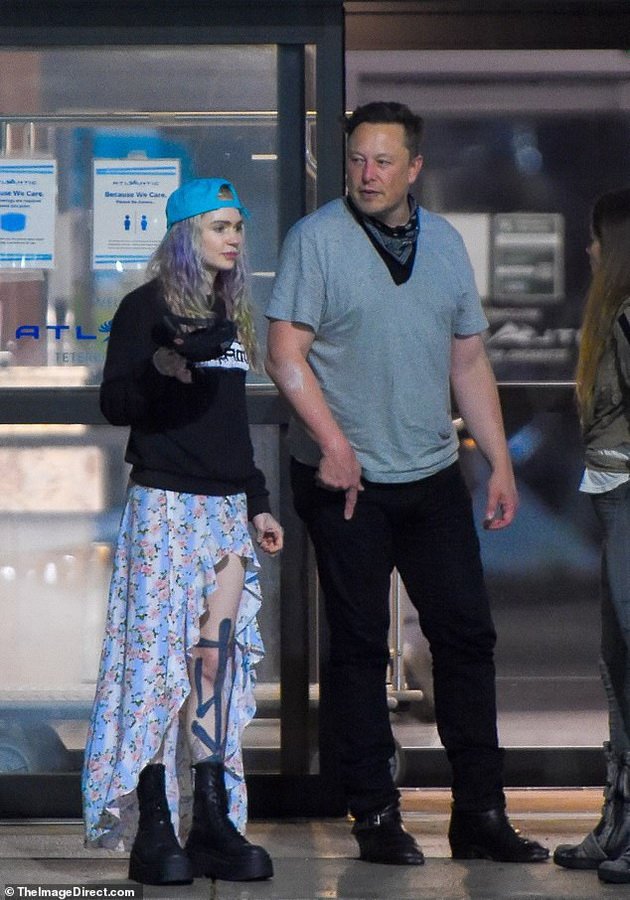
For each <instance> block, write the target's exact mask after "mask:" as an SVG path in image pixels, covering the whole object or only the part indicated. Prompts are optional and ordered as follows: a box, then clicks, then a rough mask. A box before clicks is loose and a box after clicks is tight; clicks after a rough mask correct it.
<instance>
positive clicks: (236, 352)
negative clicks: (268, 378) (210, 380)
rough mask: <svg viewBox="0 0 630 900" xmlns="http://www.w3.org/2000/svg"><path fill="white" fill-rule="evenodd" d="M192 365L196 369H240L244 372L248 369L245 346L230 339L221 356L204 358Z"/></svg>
mask: <svg viewBox="0 0 630 900" xmlns="http://www.w3.org/2000/svg"><path fill="white" fill-rule="evenodd" d="M194 365H195V368H196V369H242V370H243V371H244V372H247V371H248V370H249V360H248V359H247V353H246V352H245V347H243V345H242V344H241V342H240V341H238V340H235V341H232V343H231V344H230V346H229V347H228V348H227V350H226V351H225V353H224V354H223V356H218V357H217V358H216V359H204V360H203V361H202V362H196V363H195V364H194Z"/></svg>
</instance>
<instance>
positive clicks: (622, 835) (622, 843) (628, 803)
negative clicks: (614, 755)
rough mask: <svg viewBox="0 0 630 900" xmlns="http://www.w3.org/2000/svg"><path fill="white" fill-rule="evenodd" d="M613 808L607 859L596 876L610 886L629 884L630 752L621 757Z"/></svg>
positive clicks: (598, 869) (599, 867) (601, 864)
mask: <svg viewBox="0 0 630 900" xmlns="http://www.w3.org/2000/svg"><path fill="white" fill-rule="evenodd" d="M620 763H621V765H620V768H619V779H618V781H617V794H618V799H619V802H618V803H617V804H616V805H615V806H614V813H615V822H614V828H613V833H612V835H611V837H610V839H609V841H608V843H607V844H606V853H607V854H608V859H607V860H605V861H604V862H602V863H600V865H599V866H598V868H597V875H598V877H599V879H600V880H601V881H607V882H611V883H612V884H630V752H626V753H623V754H622V755H621V760H620Z"/></svg>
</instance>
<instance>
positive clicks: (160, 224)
mask: <svg viewBox="0 0 630 900" xmlns="http://www.w3.org/2000/svg"><path fill="white" fill-rule="evenodd" d="M178 187H179V160H178V159H146V160H145V159H95V160H94V223H93V234H94V239H93V253H92V268H93V269H99V270H101V269H115V270H117V271H119V272H122V271H124V270H125V269H141V268H144V266H145V265H146V264H147V262H148V260H149V257H150V256H151V254H152V253H153V251H154V250H155V248H156V247H157V245H158V244H159V243H160V241H161V240H162V238H163V237H164V232H165V231H166V215H165V210H166V201H167V199H168V196H169V194H171V193H172V192H173V191H174V190H175V189H176V188H178Z"/></svg>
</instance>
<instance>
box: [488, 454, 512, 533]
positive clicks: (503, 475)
mask: <svg viewBox="0 0 630 900" xmlns="http://www.w3.org/2000/svg"><path fill="white" fill-rule="evenodd" d="M517 509H518V494H517V492H516V484H515V482H514V475H513V473H512V469H511V468H509V469H507V470H506V471H503V472H498V471H495V472H493V473H492V475H491V476H490V480H489V482H488V502H487V504H486V512H485V515H484V519H483V527H484V528H485V529H487V530H488V531H498V529H499V528H506V527H507V526H508V525H509V524H510V522H512V520H513V519H514V516H515V515H516V510H517Z"/></svg>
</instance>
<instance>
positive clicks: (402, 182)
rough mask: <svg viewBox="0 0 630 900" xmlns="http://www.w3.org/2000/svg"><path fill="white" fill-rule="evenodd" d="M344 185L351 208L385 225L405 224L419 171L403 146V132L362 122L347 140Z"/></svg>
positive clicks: (417, 161) (394, 126)
mask: <svg viewBox="0 0 630 900" xmlns="http://www.w3.org/2000/svg"><path fill="white" fill-rule="evenodd" d="M347 159H348V162H347V165H346V184H347V188H348V194H349V196H350V199H351V200H352V202H353V203H354V205H355V206H356V207H357V208H358V209H359V210H360V211H361V212H362V213H364V214H365V215H368V216H374V217H375V218H376V219H380V221H381V222H384V223H385V224H386V225H390V226H391V227H394V226H396V225H404V224H405V223H406V222H407V221H408V220H409V206H408V203H407V194H408V192H409V187H410V185H412V184H413V183H414V181H415V180H416V178H417V177H418V173H419V171H420V169H421V168H422V157H421V156H416V157H414V158H413V159H412V158H411V155H410V153H409V150H408V149H407V145H406V144H405V129H404V127H403V126H402V125H399V124H397V123H389V122H386V123H383V124H380V123H374V124H373V123H371V122H363V123H362V124H361V125H359V126H357V128H355V130H354V131H353V132H352V134H351V135H350V137H349V138H348V148H347Z"/></svg>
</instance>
